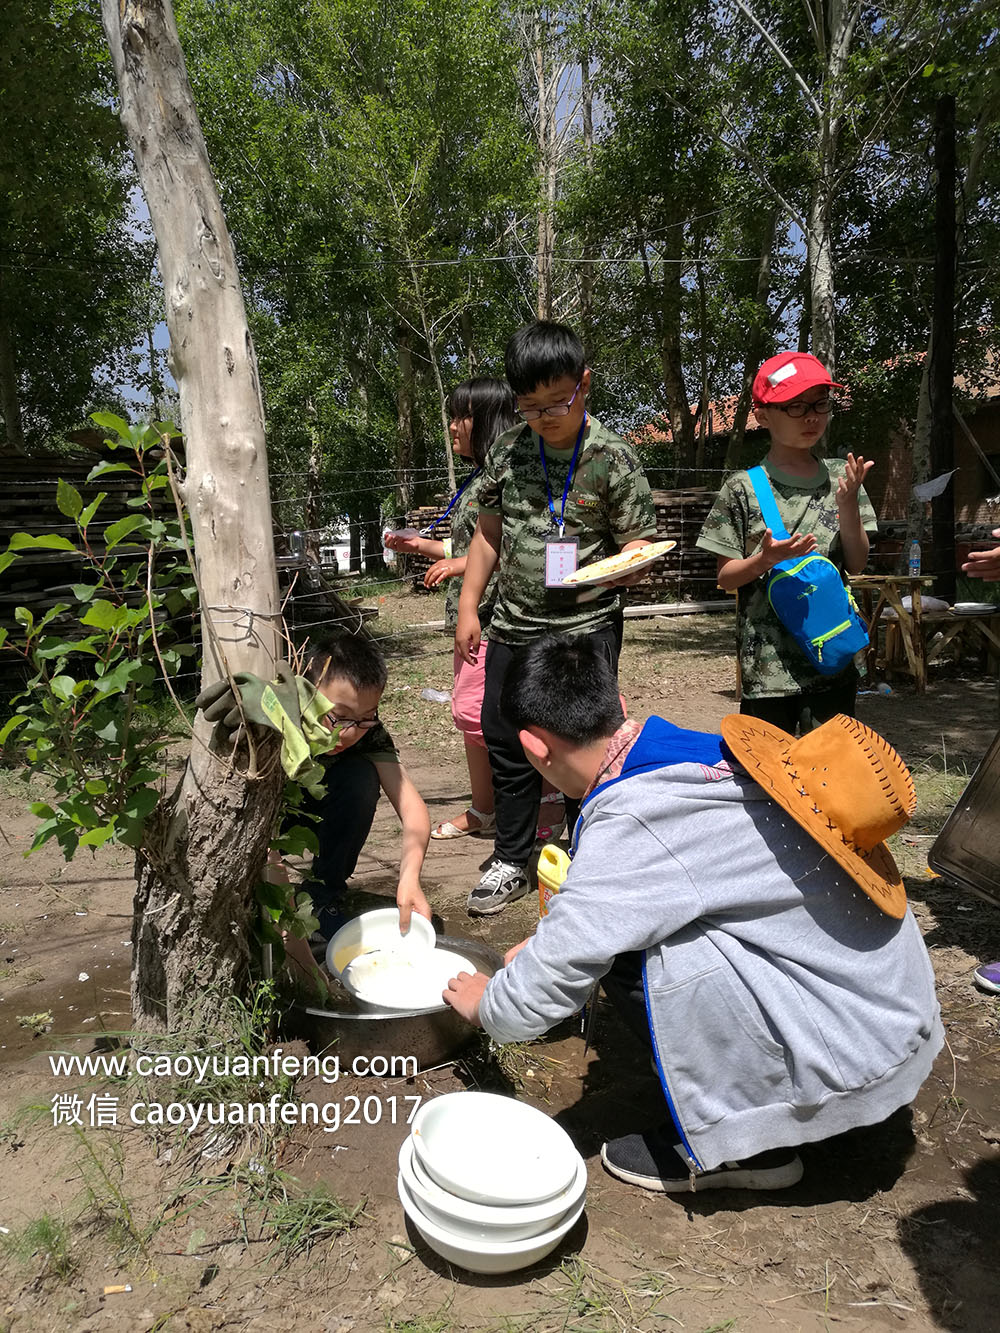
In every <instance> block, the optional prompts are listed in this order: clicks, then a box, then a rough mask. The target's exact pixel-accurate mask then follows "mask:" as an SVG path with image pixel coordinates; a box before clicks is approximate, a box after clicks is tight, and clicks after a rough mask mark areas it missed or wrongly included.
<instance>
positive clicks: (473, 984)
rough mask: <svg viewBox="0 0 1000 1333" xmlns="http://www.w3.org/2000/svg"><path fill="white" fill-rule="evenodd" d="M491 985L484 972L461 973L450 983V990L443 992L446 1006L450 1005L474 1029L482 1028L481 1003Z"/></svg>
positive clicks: (442, 996) (442, 995)
mask: <svg viewBox="0 0 1000 1333" xmlns="http://www.w3.org/2000/svg"><path fill="white" fill-rule="evenodd" d="M488 983H489V977H488V976H486V974H485V973H483V972H476V973H475V974H474V975H473V974H472V973H470V972H459V974H458V976H457V977H452V979H451V980H450V981H449V982H448V989H447V990H444V991H442V992H441V998H442V1000H444V1002H445V1004H450V1005H451V1007H452V1009H454V1010H455V1012H456V1013H458V1014H461V1015H462V1017H463V1018H464V1019H465V1021H466V1022H467V1023H471V1024H472V1025H473V1027H477V1028H478V1027H481V1026H482V1024H481V1023H480V1021H479V1001H480V1000H481V999H482V998H483V991H485V989H486V987H487V985H488Z"/></svg>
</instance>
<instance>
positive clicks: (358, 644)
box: [302, 634, 388, 690]
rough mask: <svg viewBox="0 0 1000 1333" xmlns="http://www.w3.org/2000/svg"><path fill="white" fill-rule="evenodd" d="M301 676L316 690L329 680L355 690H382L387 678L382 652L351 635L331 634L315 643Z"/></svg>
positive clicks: (371, 644) (359, 637)
mask: <svg viewBox="0 0 1000 1333" xmlns="http://www.w3.org/2000/svg"><path fill="white" fill-rule="evenodd" d="M302 674H303V675H304V676H305V678H306V680H311V681H312V683H313V684H314V685H315V686H316V687H317V688H318V689H322V688H323V686H324V685H325V684H326V683H327V681H330V680H346V681H347V682H348V683H349V684H351V685H353V686H354V688H355V689H356V690H371V689H376V690H384V689H385V682H386V680H387V679H388V672H387V671H386V669H385V658H384V657H383V656H382V650H381V649H380V648H379V647H378V646H377V645H376V644H374V643H372V641H371V639H364V638H362V637H361V636H360V635H355V634H335V635H331V636H330V637H329V638H327V639H324V640H323V641H322V642H321V643H318V644H317V645H316V647H314V648H313V649H312V650H311V651H310V653H309V656H308V657H307V658H306V662H305V666H304V667H303V668H302Z"/></svg>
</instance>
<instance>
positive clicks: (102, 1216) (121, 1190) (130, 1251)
mask: <svg viewBox="0 0 1000 1333" xmlns="http://www.w3.org/2000/svg"><path fill="white" fill-rule="evenodd" d="M74 1133H75V1134H76V1137H77V1140H78V1143H79V1147H80V1156H79V1162H80V1174H81V1176H82V1178H83V1191H84V1205H83V1211H82V1214H81V1217H82V1218H84V1219H86V1220H87V1221H88V1222H89V1224H90V1225H91V1227H93V1228H94V1229H95V1230H98V1231H101V1232H103V1233H104V1234H105V1235H106V1236H107V1237H108V1239H109V1240H110V1242H111V1243H112V1245H114V1247H115V1249H116V1250H117V1252H118V1254H119V1255H122V1256H124V1257H127V1258H135V1257H136V1256H137V1255H139V1254H141V1255H142V1256H143V1257H144V1258H145V1259H146V1260H147V1261H148V1260H149V1249H148V1245H149V1240H150V1237H151V1236H152V1235H153V1234H155V1232H156V1231H157V1230H158V1229H159V1227H160V1225H161V1222H160V1219H159V1218H157V1220H156V1221H155V1222H154V1223H153V1224H152V1225H151V1226H143V1225H142V1224H141V1223H140V1222H139V1219H138V1216H137V1213H136V1209H135V1206H134V1205H133V1202H132V1200H131V1199H130V1197H129V1195H128V1194H127V1193H126V1191H125V1174H126V1172H125V1157H124V1153H123V1151H122V1147H121V1144H120V1143H119V1142H118V1141H117V1139H115V1138H113V1137H111V1136H107V1137H102V1138H101V1139H99V1140H98V1139H96V1138H95V1136H94V1135H88V1134H87V1133H86V1132H85V1131H84V1130H82V1129H75V1130H74ZM97 1143H99V1144H100V1145H101V1146H100V1148H98V1147H96V1146H95V1144H97Z"/></svg>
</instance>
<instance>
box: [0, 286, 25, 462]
mask: <svg viewBox="0 0 1000 1333" xmlns="http://www.w3.org/2000/svg"><path fill="white" fill-rule="evenodd" d="M2 282H3V272H2V270H0V283H2ZM0 416H2V417H3V424H4V431H5V433H6V438H5V439H4V442H3V444H2V446H0V449H2V450H3V452H4V453H9V454H23V453H24V430H23V429H22V426H21V399H20V394H19V393H18V391H17V363H16V361H15V360H14V340H13V338H12V337H11V333H10V322H9V321H8V319H7V312H6V310H5V309H4V296H3V288H2V287H0Z"/></svg>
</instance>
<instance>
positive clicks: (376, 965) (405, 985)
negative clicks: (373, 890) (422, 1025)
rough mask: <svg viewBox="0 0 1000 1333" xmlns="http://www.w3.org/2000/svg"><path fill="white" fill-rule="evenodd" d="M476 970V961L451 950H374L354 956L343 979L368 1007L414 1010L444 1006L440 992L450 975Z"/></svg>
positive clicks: (380, 1011) (405, 1011) (395, 1011)
mask: <svg viewBox="0 0 1000 1333" xmlns="http://www.w3.org/2000/svg"><path fill="white" fill-rule="evenodd" d="M475 970H476V965H475V963H473V962H470V960H469V959H468V958H466V957H465V956H464V955H463V954H459V953H454V952H453V951H452V950H451V949H421V950H419V951H416V950H414V951H411V952H405V953H400V952H397V951H395V950H386V949H375V950H372V951H371V952H368V953H362V954H358V955H357V957H355V958H353V959H352V960H351V962H349V963H348V964H347V966H346V967H345V968H344V971H343V973H342V974H341V981H343V983H344V985H345V986H346V987H347V989H348V990H349V991H350V992H351V994H352V995H353V996H354V998H355V1000H357V1001H358V1003H359V1004H360V1005H362V1006H363V1007H364V1008H366V1009H372V1010H376V1011H378V1012H379V1013H414V1012H422V1011H425V1010H430V1009H444V1007H445V1002H444V1000H443V999H442V998H441V995H442V992H443V991H444V990H445V988H446V987H447V985H448V982H449V981H450V980H451V978H452V977H454V976H456V975H457V974H458V973H459V972H468V973H470V974H471V973H474V972H475Z"/></svg>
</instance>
